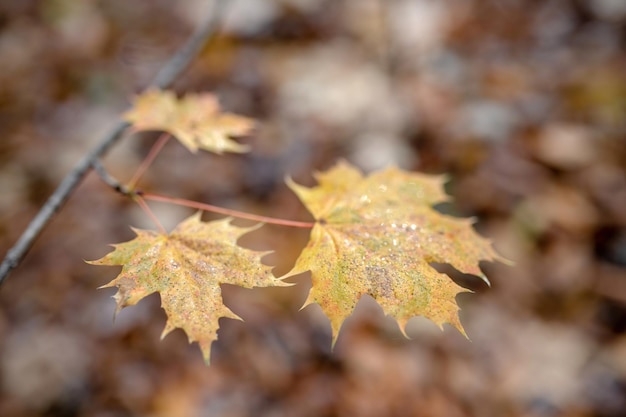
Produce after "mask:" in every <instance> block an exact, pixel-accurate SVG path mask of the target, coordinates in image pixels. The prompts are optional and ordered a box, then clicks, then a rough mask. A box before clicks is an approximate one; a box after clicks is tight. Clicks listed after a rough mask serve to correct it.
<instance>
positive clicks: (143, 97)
mask: <svg viewBox="0 0 626 417" xmlns="http://www.w3.org/2000/svg"><path fill="white" fill-rule="evenodd" d="M124 118H125V120H127V121H128V122H130V123H131V124H132V125H133V127H134V129H135V130H137V131H141V130H162V131H165V132H168V133H170V134H172V135H173V136H175V137H176V138H177V139H178V140H179V141H180V142H181V143H182V144H183V145H185V146H186V147H187V149H189V150H190V151H191V152H196V151H197V150H198V149H204V150H207V151H211V152H215V153H218V154H221V153H222V152H246V151H247V150H248V147H247V146H245V145H241V144H239V143H237V142H235V141H233V140H232V139H230V137H231V136H241V135H245V134H248V133H249V132H250V131H251V130H252V128H253V127H254V120H252V119H249V118H247V117H243V116H238V115H236V114H232V113H222V112H221V110H220V106H219V103H218V101H217V98H216V97H215V96H214V95H213V94H209V93H204V94H188V95H186V96H185V97H183V98H181V99H180V100H179V99H177V98H176V96H175V94H174V93H173V92H171V91H160V90H154V89H153V90H148V91H146V92H145V93H143V94H140V95H139V96H137V97H136V98H135V100H134V103H133V107H132V109H131V110H129V111H127V112H126V113H125V114H124Z"/></svg>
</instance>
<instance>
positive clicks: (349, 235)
mask: <svg viewBox="0 0 626 417" xmlns="http://www.w3.org/2000/svg"><path fill="white" fill-rule="evenodd" d="M316 179H317V180H318V182H319V185H318V186H317V187H313V188H306V187H303V186H300V185H298V184H295V183H294V182H292V181H291V180H288V185H289V187H290V188H291V189H292V190H293V191H294V192H295V193H296V194H297V195H298V197H299V198H300V200H302V202H303V203H304V205H305V206H306V207H307V208H308V210H309V211H310V212H311V214H312V215H313V217H314V218H315V219H316V224H315V226H314V227H313V230H312V231H311V237H310V240H309V242H308V244H307V246H306V248H305V249H304V250H303V252H302V254H301V255H300V256H299V258H298V259H297V261H296V264H295V266H294V267H293V269H292V270H291V271H290V272H288V273H287V274H285V275H284V276H283V277H281V279H284V278H286V277H289V276H293V275H296V274H300V273H303V272H306V271H309V270H310V271H311V278H312V282H313V286H312V288H311V292H310V294H309V297H308V299H307V301H306V303H305V306H306V305H308V304H310V303H318V304H319V305H320V306H321V307H322V310H323V311H324V313H325V314H326V315H327V316H328V317H329V319H330V321H331V326H332V330H333V340H335V339H336V336H337V333H338V331H339V328H340V326H341V324H342V323H343V321H344V320H345V319H346V318H347V317H348V316H349V315H350V314H351V313H352V311H353V309H354V307H355V306H356V303H357V301H358V300H359V298H360V297H361V296H362V295H364V294H369V295H370V296H372V297H373V298H374V299H375V300H376V301H377V302H378V303H379V304H380V305H381V307H382V308H383V310H384V312H385V313H386V314H388V315H390V316H392V317H394V318H395V319H396V320H397V321H398V323H399V325H400V328H401V330H402V332H404V331H405V326H406V322H407V321H408V320H409V319H410V318H411V317H414V316H424V317H426V318H429V319H431V320H432V321H434V322H435V323H436V324H437V325H439V326H440V327H441V326H442V324H443V323H450V324H452V325H453V326H454V327H456V328H457V329H458V330H459V331H460V332H461V333H463V334H465V331H464V329H463V326H462V325H461V322H460V320H459V316H458V310H459V308H458V305H457V304H456V300H455V296H456V295H457V294H458V293H460V292H464V291H468V290H465V289H464V288H462V287H460V286H458V285H457V284H455V283H454V282H453V281H452V280H451V279H450V278H449V277H448V276H447V275H445V274H442V273H439V272H437V271H436V270H435V269H434V268H433V267H432V266H431V265H430V263H431V262H438V263H447V264H450V265H452V266H453V267H454V268H456V269H457V270H459V271H462V272H464V273H469V274H475V275H478V276H480V277H482V278H483V279H484V280H485V281H487V278H486V277H485V276H484V275H483V274H482V272H481V271H480V268H479V266H478V262H479V261H480V260H490V261H494V260H500V261H504V258H502V257H500V256H499V255H498V254H496V252H495V251H494V250H493V248H492V247H491V244H490V242H489V240H487V239H485V238H482V237H481V236H479V235H478V234H477V233H476V232H475V231H474V230H473V228H472V226H471V224H472V220H471V219H459V218H454V217H450V216H447V215H444V214H441V213H439V212H437V211H436V210H434V209H433V207H432V206H433V205H434V204H437V203H440V202H443V201H446V200H448V199H449V198H448V196H447V195H446V194H445V192H444V191H443V187H442V184H443V182H444V179H443V177H441V176H428V175H423V174H416V173H408V172H404V171H402V170H399V169H397V168H388V169H385V170H383V171H379V172H376V173H373V174H371V175H370V176H368V177H363V176H362V175H361V173H360V172H359V171H358V170H356V169H355V168H354V167H352V166H351V165H349V164H348V163H345V162H343V163H339V164H338V165H336V166H335V167H334V168H332V169H330V170H329V171H327V172H324V173H318V174H317V175H316Z"/></svg>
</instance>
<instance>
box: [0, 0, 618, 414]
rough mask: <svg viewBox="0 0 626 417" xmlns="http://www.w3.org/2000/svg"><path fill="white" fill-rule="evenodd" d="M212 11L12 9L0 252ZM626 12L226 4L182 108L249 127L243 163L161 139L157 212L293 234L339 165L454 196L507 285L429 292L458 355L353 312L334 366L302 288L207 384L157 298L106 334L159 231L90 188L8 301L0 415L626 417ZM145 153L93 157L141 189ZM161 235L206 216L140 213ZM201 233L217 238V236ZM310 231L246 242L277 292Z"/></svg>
mask: <svg viewBox="0 0 626 417" xmlns="http://www.w3.org/2000/svg"><path fill="white" fill-rule="evenodd" d="M208 4H209V2H205V1H201V0H189V1H177V2H172V1H166V0H159V1H147V0H140V1H139V0H137V1H122V0H108V1H96V0H46V1H32V0H25V1H4V2H1V3H0V60H1V62H2V64H1V66H0V137H1V139H0V253H2V254H4V253H5V252H6V250H8V248H9V247H10V246H11V245H12V244H13V243H14V242H15V241H16V239H17V238H18V237H19V235H20V234H21V233H22V231H23V230H24V228H25V227H26V225H27V224H28V222H29V221H30V220H31V219H32V217H33V216H34V215H35V213H36V212H37V211H38V209H39V208H40V207H41V205H42V203H43V202H44V201H45V200H46V199H47V197H48V196H49V195H50V194H51V193H52V191H53V190H54V189H55V187H56V186H57V185H58V183H59V182H60V180H61V179H62V178H63V177H64V176H65V175H66V173H67V172H68V171H69V170H70V169H71V168H72V167H73V165H74V164H75V163H76V162H77V161H78V159H79V158H80V157H81V155H83V154H84V153H85V152H86V151H87V150H88V149H90V147H92V146H93V145H94V143H96V142H97V141H98V140H99V138H100V137H101V136H102V134H103V133H105V132H106V131H107V130H108V129H110V128H111V126H113V125H114V124H115V123H116V120H118V116H119V114H120V113H121V112H122V111H124V110H125V109H126V108H127V106H128V103H129V101H130V99H131V98H132V96H133V94H136V93H137V92H139V91H141V89H142V88H143V87H144V86H145V85H146V84H147V83H148V82H149V81H150V80H151V78H152V77H153V75H154V74H155V73H156V72H157V71H158V69H159V68H160V67H161V66H162V65H163V63H164V62H165V61H166V60H167V58H168V57H169V56H170V55H171V54H172V53H173V52H174V51H175V50H176V49H177V47H178V46H179V45H180V44H181V43H182V42H183V41H184V40H185V39H186V38H187V36H188V35H189V33H191V32H192V30H193V28H195V27H196V26H198V25H199V24H200V22H201V21H202V20H203V19H206V17H207V9H209V7H208V6H207V5H208ZM625 51H626V2H624V1H621V0H536V1H532V0H462V1H461V0H456V1H454V0H450V1H436V0H388V1H384V0H358V1H357V0H237V1H236V0H230V1H229V6H228V7H227V13H226V15H225V16H224V17H223V30H222V31H221V32H220V34H219V36H217V37H216V38H215V39H214V40H213V41H212V42H211V43H210V45H208V46H207V48H205V50H204V52H203V53H202V55H201V56H200V58H199V59H198V60H197V61H196V62H195V63H194V64H193V66H192V67H191V68H190V70H189V71H188V72H187V73H186V74H185V75H184V76H183V77H181V78H180V79H179V80H178V81H177V82H176V84H175V90H176V91H177V92H179V93H184V92H200V91H213V92H215V93H216V94H218V96H219V97H220V100H221V102H222V104H223V106H224V107H225V108H226V109H227V110H228V111H233V112H237V113H240V114H244V115H247V116H250V117H254V118H257V119H258V120H259V122H260V127H259V128H258V129H257V130H256V132H255V133H254V134H253V135H251V136H250V137H247V138H243V139H242V141H243V142H245V143H247V144H249V145H250V146H251V148H252V152H251V153H249V154H246V155H225V156H216V155H211V154H208V153H200V154H197V155H193V154H190V153H189V152H188V151H187V150H186V149H184V148H183V147H182V146H180V145H179V144H178V143H176V142H173V141H170V143H168V145H167V147H166V148H165V149H164V151H163V152H162V154H161V155H160V156H159V158H158V159H157V161H156V163H155V165H154V166H153V167H152V168H151V169H150V171H149V172H148V174H147V175H146V177H145V178H144V180H143V181H142V185H141V186H142V188H143V189H144V190H149V191H153V192H158V193H162V194H166V195H172V196H179V197H183V198H188V199H195V200H199V201H203V202H207V203H211V204H217V205H221V206H225V207H231V208H237V209H240V210H245V211H250V212H254V213H259V214H264V215H268V216H274V217H282V218H288V219H294V220H308V219H309V217H308V214H307V213H306V211H305V209H304V208H303V207H302V206H301V205H300V203H299V202H298V201H297V199H296V198H295V196H293V195H292V194H291V193H290V192H289V191H288V189H287V188H286V186H285V185H284V183H283V179H284V177H285V176H286V175H290V176H291V177H292V178H294V179H295V180H296V181H297V182H300V183H304V184H307V185H312V184H314V179H313V177H312V174H311V173H312V172H314V171H315V170H323V169H327V168H329V167H330V166H332V165H333V164H334V163H335V162H336V161H337V160H338V159H340V158H344V159H347V160H349V161H351V162H352V163H354V164H356V165H358V166H359V167H361V168H362V169H363V170H365V171H371V170H374V169H378V168H381V167H384V166H387V165H390V164H396V165H398V166H400V167H402V168H404V169H408V170H419V171H423V172H428V173H448V174H449V175H450V182H449V184H448V191H449V192H450V194H451V195H453V196H454V198H455V203H454V204H453V205H451V206H450V207H444V209H445V210H446V211H448V212H450V213H453V214H456V215H463V216H476V218H477V220H478V222H477V224H476V228H477V229H478V230H479V232H480V233H482V234H483V235H485V236H488V237H489V238H491V239H493V240H494V244H495V246H496V248H497V249H498V250H499V251H500V252H501V253H502V254H504V255H505V256H506V257H508V258H510V259H512V260H514V261H515V262H516V265H515V266H514V267H508V266H505V265H499V264H487V263H486V264H485V265H482V266H483V270H484V271H485V272H486V273H487V275H488V276H489V278H490V279H491V282H492V287H491V288H488V287H487V286H486V285H485V284H483V283H482V282H481V281H480V280H478V279H477V278H475V277H471V276H462V275H460V274H458V273H456V272H455V271H452V270H449V269H446V268H445V266H442V267H441V268H442V270H445V271H447V272H449V273H450V275H451V276H452V277H453V278H454V279H455V280H456V281H457V282H459V283H461V284H462V285H464V286H465V287H467V288H470V289H472V290H473V291H474V293H473V294H469V293H468V294H463V295H461V296H459V297H458V300H459V303H460V304H461V306H462V311H461V319H462V321H463V323H464V326H465V328H466V329H467V332H468V334H469V336H470V338H471V342H470V341H468V340H466V339H465V338H463V337H462V336H461V335H460V334H459V333H458V332H457V331H456V330H454V329H452V328H451V327H448V326H445V329H444V331H443V332H441V331H439V329H438V328H437V327H436V326H435V325H433V324H431V323H429V322H428V321H426V320H424V319H419V318H417V319H413V320H412V321H411V322H410V323H409V329H408V333H409V335H410V336H411V340H406V339H404V338H403V337H402V335H401V333H400V331H399V329H398V327H397V326H396V325H394V323H393V322H392V321H391V320H390V319H388V318H385V317H384V315H383V314H382V312H381V310H380V309H379V308H378V307H377V306H376V305H375V303H373V302H372V300H371V299H369V298H367V297H365V298H364V299H363V300H362V301H361V302H360V304H359V306H358V307H357V311H356V313H355V315H354V316H353V318H351V319H350V320H348V322H347V323H346V325H345V326H344V327H343V329H342V332H341V334H340V336H339V340H338V342H337V345H336V346H335V349H334V350H333V351H332V352H331V350H330V328H329V324H328V321H327V320H326V319H325V318H324V317H323V315H322V313H321V311H320V309H319V308H317V307H308V308H306V309H304V310H302V311H298V310H299V307H300V306H301V304H302V302H303V301H304V298H305V296H306V292H307V290H308V287H309V286H310V280H309V279H308V278H307V277H306V276H304V277H301V278H296V279H295V282H297V283H298V285H296V286H294V287H290V288H281V289H272V290H268V289H255V290H241V289H237V288H233V287H228V286H226V287H225V288H224V296H225V299H226V302H227V304H228V305H229V306H231V307H232V309H233V310H234V311H235V312H236V313H237V314H239V315H241V316H242V317H243V318H245V319H246V321H245V322H236V321H232V320H226V319H223V320H221V329H220V338H219V341H218V342H216V343H214V345H213V354H212V365H211V366H210V367H209V368H207V367H205V366H204V365H203V362H202V356H201V354H200V351H199V349H198V347H197V346H196V345H188V344H187V341H186V338H185V335H184V334H183V333H182V332H181V331H180V330H177V331H175V332H173V333H172V334H171V335H169V336H167V337H166V338H165V339H164V340H163V341H162V342H160V341H159V335H160V333H161V331H162V329H163V327H164V323H165V315H164V313H163V311H162V310H161V309H160V305H159V297H158V295H152V296H150V297H149V298H148V299H147V300H144V301H142V302H141V303H139V304H138V305H137V306H135V307H130V308H128V309H125V310H124V311H122V312H121V313H120V314H119V315H118V317H117V319H116V320H115V322H113V320H112V317H113V312H114V308H115V305H114V301H113V300H112V299H111V298H110V297H111V296H112V295H113V293H114V290H112V289H106V290H96V288H97V287H99V286H101V285H103V284H105V283H107V282H108V281H110V280H111V279H112V278H113V277H114V276H115V274H116V269H115V268H104V267H94V266H90V265H87V264H85V263H84V262H83V260H84V259H97V258H99V257H101V256H103V255H104V254H105V253H106V252H108V251H109V250H110V248H109V247H108V244H110V243H115V242H121V241H124V240H129V239H131V238H132V237H133V236H134V235H133V233H132V231H131V230H130V228H129V227H128V226H129V225H132V226H135V227H140V228H152V227H153V226H152V224H151V223H150V220H149V219H148V218H146V216H144V215H143V214H142V212H141V211H140V210H139V209H138V207H136V206H135V205H134V204H133V203H132V202H129V201H127V199H125V198H124V197H121V196H120V195H118V194H116V193H114V192H113V191H112V190H111V189H109V188H108V187H107V186H106V185H104V184H103V183H102V182H101V181H100V179H99V178H98V177H96V176H95V175H94V174H90V176H89V177H88V178H87V180H86V181H85V182H84V183H83V184H82V185H81V187H80V188H79V189H78V191H77V192H76V193H75V194H74V195H73V197H72V198H71V200H70V201H69V203H68V204H67V206H66V207H65V208H64V209H63V210H62V211H61V213H60V214H59V215H58V216H57V217H56V218H55V219H54V221H53V222H52V223H51V224H50V225H49V227H48V228H47V229H46V231H45V232H44V234H43V235H42V237H41V238H40V239H39V240H38V241H37V243H36V245H35V246H34V248H33V249H32V251H31V252H30V254H29V255H28V256H27V258H26V259H25V261H24V262H23V263H22V265H21V266H20V267H19V268H18V269H16V270H15V271H14V272H13V274H12V275H11V276H10V277H9V278H8V280H7V281H6V283H5V284H4V285H3V286H2V287H1V288H0V415H1V416H8V417H34V416H68V417H69V416H96V417H122V416H150V417H160V416H163V417H165V416H168V417H176V416H233V417H235V416H268V417H269V416H272V417H276V416H447V417H456V416H459V417H460V416H482V417H484V416H537V417H550V416H577V417H578V416H607V417H608V416H616V417H617V416H624V415H626V334H625V331H626V54H625ZM155 139H156V134H152V133H150V134H141V135H133V136H128V137H126V138H125V139H123V140H122V143H120V144H119V146H117V147H116V148H115V150H114V151H113V152H112V153H111V154H110V155H109V156H108V157H107V158H106V159H105V161H104V163H105V165H106V166H107V168H108V169H109V170H110V171H111V172H112V173H113V174H114V175H115V176H117V177H118V178H120V179H122V180H127V179H129V178H130V176H131V175H132V173H133V172H134V170H135V169H136V167H137V166H138V164H139V163H140V162H141V160H142V158H143V157H144V156H145V154H146V153H147V151H148V150H149V148H150V146H151V144H152V143H154V141H155ZM153 207H154V210H155V212H156V213H157V215H158V217H159V218H160V219H161V220H162V222H163V223H164V224H165V225H166V226H167V227H172V226H174V225H175V224H176V223H178V222H179V221H180V220H182V219H183V218H185V217H186V216H188V215H189V214H191V211H190V210H187V209H182V208H179V207H173V206H170V205H165V204H162V205H159V204H154V205H153ZM204 218H205V219H210V218H217V217H216V216H213V215H208V214H205V215H204ZM307 237H308V236H307V231H306V230H292V229H289V228H285V227H277V226H276V227H266V228H263V229H261V230H260V231H259V232H256V233H254V234H252V235H250V236H249V237H246V238H245V239H244V242H243V243H244V244H245V245H247V246H249V247H251V248H255V249H263V250H269V249H273V250H275V253H274V254H272V255H270V256H267V257H266V258H264V261H267V262H268V264H271V265H276V270H275V271H276V273H277V274H280V273H284V272H286V271H287V270H288V269H289V268H290V266H291V265H293V262H294V260H295V257H296V256H297V254H298V252H299V251H300V250H301V248H302V247H303V246H304V244H305V243H306V240H307Z"/></svg>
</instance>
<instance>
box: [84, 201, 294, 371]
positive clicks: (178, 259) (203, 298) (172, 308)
mask: <svg viewBox="0 0 626 417" xmlns="http://www.w3.org/2000/svg"><path fill="white" fill-rule="evenodd" d="M254 229H256V227H252V228H241V227H236V226H233V225H231V224H230V219H228V218H227V219H223V220H219V221H213V222H202V221H200V214H199V213H198V214H196V215H194V216H192V217H190V218H188V219H187V220H185V221H183V222H182V223H180V224H179V225H178V226H177V227H176V228H175V229H174V230H173V231H172V232H171V233H170V234H169V235H164V234H161V233H157V232H153V231H146V230H134V231H135V233H136V234H137V237H136V238H135V239H133V240H131V241H129V242H125V243H121V244H117V245H113V246H114V248H115V250H114V251H113V252H110V253H109V254H108V255H106V256H105V257H103V258H102V259H99V260H97V261H91V262H90V263H91V264H94V265H122V266H123V268H122V272H121V273H120V274H119V275H118V277H117V278H115V279H114V280H113V281H111V282H110V283H109V284H107V285H105V286H103V288H105V287H118V292H117V293H116V294H115V296H114V298H115V300H116V301H117V311H119V310H121V309H122V308H123V307H126V306H131V305H135V304H137V302H139V301H140V300H141V299H142V298H144V297H146V296H148V295H149V294H152V293H154V292H159V293H160V295H161V305H162V307H163V309H164V310H165V312H166V314H167V317H168V319H167V323H166V326H165V329H164V330H163V334H162V336H161V337H162V338H163V337H165V336H166V335H167V334H168V333H169V332H171V331H172V330H174V329H176V328H181V329H183V330H184V331H185V333H187V336H188V338H189V342H190V343H191V342H194V341H196V342H198V344H199V345H200V348H201V349H202V352H203V355H204V358H205V360H206V361H207V362H208V361H209V354H210V349H211V342H213V341H214V340H215V339H217V329H218V319H219V318H220V317H230V318H238V317H237V316H236V315H235V314H234V313H233V312H231V311H230V310H229V309H228V307H226V306H225V305H224V303H223V301H222V293H221V289H220V284H224V283H226V284H234V285H239V286H242V287H246V288H250V287H254V286H257V287H265V286H270V285H284V284H283V283H281V282H280V281H277V280H276V278H275V277H274V276H273V275H272V274H271V272H270V270H271V267H269V266H266V265H263V264H262V263H261V257H262V256H264V255H266V254H267V252H255V251H252V250H249V249H245V248H242V247H240V246H237V244H236V242H237V239H238V238H239V237H241V236H242V235H244V234H245V233H248V232H250V231H251V230H254Z"/></svg>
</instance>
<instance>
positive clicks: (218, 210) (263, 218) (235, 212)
mask: <svg viewBox="0 0 626 417" xmlns="http://www.w3.org/2000/svg"><path fill="white" fill-rule="evenodd" d="M137 195H138V196H141V197H143V198H145V199H146V200H151V201H160V202H163V203H172V204H178V205H179V206H185V207H191V208H196V209H199V210H205V211H210V212H212V213H219V214H224V215H227V216H233V217H237V218H240V219H248V220H254V221H258V222H263V223H269V224H277V225H280V226H289V227H300V228H303V229H311V228H312V227H313V226H315V223H311V222H299V221H295V220H285V219H277V218H275V217H266V216H259V215H257V214H250V213H244V212H242V211H238V210H233V209H227V208H223V207H218V206H214V205H211V204H205V203H199V202H197V201H192V200H185V199H183V198H174V197H167V196H163V195H158V194H150V193H143V192H141V191H137Z"/></svg>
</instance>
